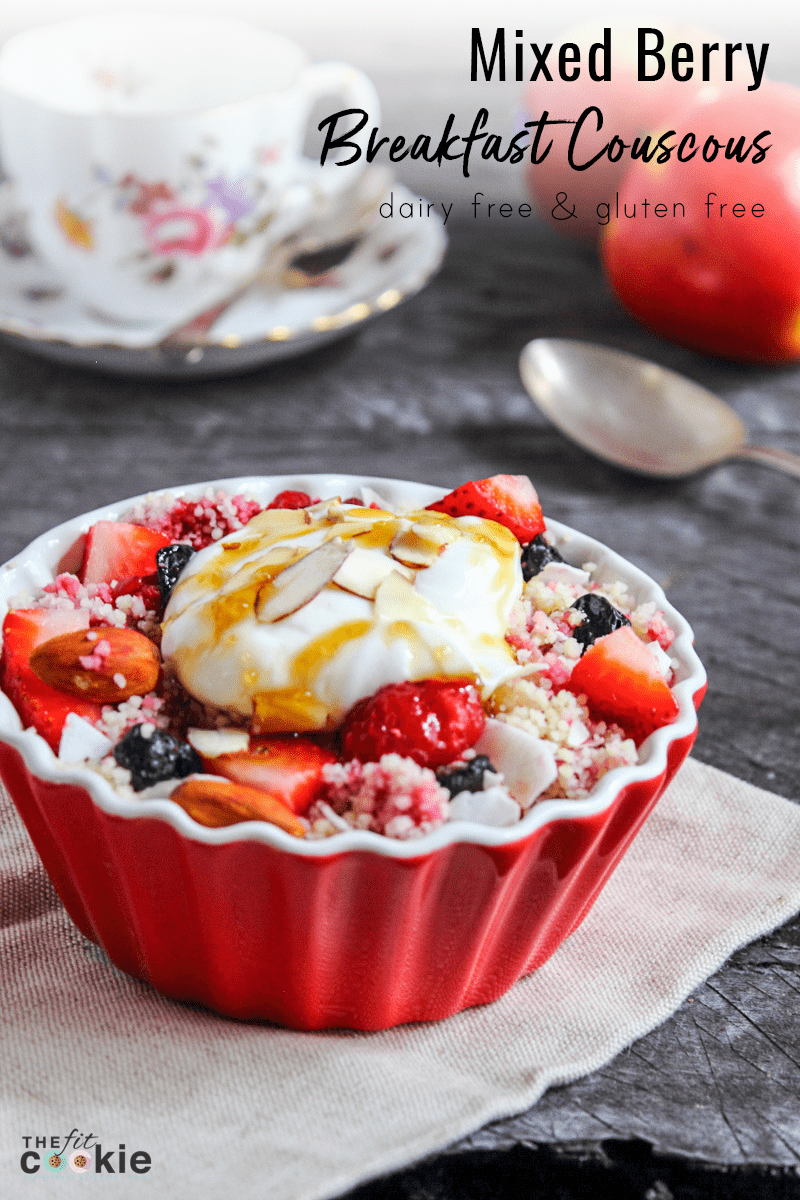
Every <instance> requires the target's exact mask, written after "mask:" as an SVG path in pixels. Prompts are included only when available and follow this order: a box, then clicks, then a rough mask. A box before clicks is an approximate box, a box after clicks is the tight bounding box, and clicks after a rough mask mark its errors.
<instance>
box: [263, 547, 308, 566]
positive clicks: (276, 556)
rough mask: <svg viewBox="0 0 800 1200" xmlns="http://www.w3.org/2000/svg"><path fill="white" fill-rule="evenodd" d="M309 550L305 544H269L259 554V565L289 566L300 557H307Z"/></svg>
mask: <svg viewBox="0 0 800 1200" xmlns="http://www.w3.org/2000/svg"><path fill="white" fill-rule="evenodd" d="M306 553H307V551H306V550H305V549H304V547H303V546H269V547H268V548H267V549H266V550H265V551H264V552H263V554H259V556H258V562H257V565H258V566H265V567H277V566H287V567H288V566H289V564H290V563H293V562H297V560H298V559H299V558H305V556H306Z"/></svg>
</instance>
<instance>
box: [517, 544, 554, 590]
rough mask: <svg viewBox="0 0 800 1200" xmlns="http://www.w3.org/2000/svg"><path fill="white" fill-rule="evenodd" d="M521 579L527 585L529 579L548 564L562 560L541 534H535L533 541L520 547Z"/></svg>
mask: <svg viewBox="0 0 800 1200" xmlns="http://www.w3.org/2000/svg"><path fill="white" fill-rule="evenodd" d="M520 561H521V563H522V578H523V579H524V580H525V582H526V583H527V582H528V580H529V579H533V577H534V575H538V574H539V572H540V571H542V570H544V568H545V567H546V566H547V564H548V563H551V562H563V561H564V559H563V558H562V557H561V555H560V554H559V552H558V550H556V548H555V546H551V545H550V543H549V542H548V541H546V540H545V536H544V534H543V533H539V534H537V536H536V537H535V538H534V539H533V541H531V542H528V544H527V546H523V547H522V558H521V560H520Z"/></svg>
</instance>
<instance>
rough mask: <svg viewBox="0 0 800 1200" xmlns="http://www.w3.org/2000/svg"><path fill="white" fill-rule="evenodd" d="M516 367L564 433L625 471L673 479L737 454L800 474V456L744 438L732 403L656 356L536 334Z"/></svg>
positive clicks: (790, 472)
mask: <svg viewBox="0 0 800 1200" xmlns="http://www.w3.org/2000/svg"><path fill="white" fill-rule="evenodd" d="M519 368H520V375H521V377H522V382H523V384H524V385H525V388H526V390H527V391H528V393H529V394H530V396H531V398H532V399H533V401H534V402H535V403H536V405H537V406H538V407H539V408H540V409H541V411H542V412H543V413H544V414H545V416H547V417H549V418H550V420H551V421H552V422H553V424H554V425H556V426H557V427H558V428H559V429H560V430H561V432H562V433H564V434H566V436H567V437H569V438H571V439H572V440H573V441H574V442H577V443H578V445H579V446H582V447H583V448H584V449H585V450H588V451H590V452H591V453H592V454H595V455H597V456H598V457H599V458H603V459H605V460H606V461H607V462H611V463H614V464H616V465H617V466H620V467H625V468H626V469H627V470H629V471H635V472H637V473H639V474H641V475H655V476H661V477H663V478H678V477H680V476H682V475H691V474H693V473H694V472H695V471H700V470H702V469H703V468H704V467H709V466H712V465H713V464H715V463H719V462H723V461H724V460H725V459H726V458H731V457H734V456H736V457H745V458H753V459H756V460H757V461H759V462H762V463H765V464H767V465H769V466H773V467H777V468H778V469H779V470H783V471H787V472H788V473H789V474H793V475H798V476H800V458H798V457H797V456H795V455H792V454H789V453H788V452H787V451H785V450H778V449H775V448H772V447H766V446H750V445H748V440H747V429H746V427H745V425H744V423H743V422H742V421H741V419H740V418H739V416H738V415H737V414H736V413H735V412H734V411H733V409H732V408H730V407H729V406H728V405H727V404H725V402H724V401H722V400H720V399H719V397H718V396H715V395H713V393H711V392H709V391H708V390H707V388H704V387H701V385H700V384H697V383H693V382H692V381H691V380H690V379H686V378H685V376H683V375H679V374H678V373H677V372H676V371H670V370H669V369H668V368H667V367H662V366H660V365H659V364H658V363H654V362H649V361H647V360H646V359H643V358H638V357H637V356H636V355H634V354H627V353H625V352H624V351H622V350H614V349H611V348H610V347H606V346H595V345H591V344H590V343H588V342H581V341H574V340H571V339H567V338H535V339H534V340H533V341H531V342H528V344H527V345H526V346H525V347H524V349H523V351H522V354H521V355H520V363H519Z"/></svg>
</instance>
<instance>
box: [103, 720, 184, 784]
mask: <svg viewBox="0 0 800 1200" xmlns="http://www.w3.org/2000/svg"><path fill="white" fill-rule="evenodd" d="M143 728H144V727H143V726H142V725H134V726H133V728H132V729H129V730H128V732H127V733H126V734H125V736H124V737H123V738H121V740H120V741H118V742H117V744H116V746H115V747H114V751H113V753H114V758H115V759H116V760H117V762H118V763H119V765H120V766H121V767H127V768H128V770H129V771H130V773H131V787H132V788H133V790H134V791H135V792H141V791H142V789H143V788H147V787H152V785H153V784H154V783H159V782H160V780H162V779H183V778H184V777H185V776H186V775H191V774H192V773H193V772H194V771H202V770H203V764H202V761H201V759H200V756H199V755H198V754H197V753H196V751H195V750H193V749H192V747H191V746H190V745H189V744H188V742H181V741H179V740H178V738H176V737H173V736H172V734H171V733H166V732H165V731H164V730H163V729H153V732H152V733H151V735H150V737H145V736H144V735H143V734H142V729H143Z"/></svg>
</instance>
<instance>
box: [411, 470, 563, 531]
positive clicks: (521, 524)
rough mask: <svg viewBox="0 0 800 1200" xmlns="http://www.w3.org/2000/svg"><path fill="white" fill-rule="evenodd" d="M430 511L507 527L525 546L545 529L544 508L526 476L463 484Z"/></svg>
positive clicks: (429, 506)
mask: <svg viewBox="0 0 800 1200" xmlns="http://www.w3.org/2000/svg"><path fill="white" fill-rule="evenodd" d="M428 508H429V509H431V510H432V511H433V512H443V513H447V514H448V515H449V516H451V517H483V518H484V520H487V521H497V523H498V525H505V527H506V529H509V530H510V531H511V532H512V533H513V534H514V537H515V538H516V539H517V541H519V542H521V543H522V545H523V546H524V545H527V543H528V542H530V541H533V539H534V538H535V537H538V535H539V534H540V533H544V529H545V524H544V518H543V517H542V506H541V504H540V503H539V497H538V495H537V492H536V489H535V488H534V486H533V484H532V483H531V481H530V479H528V476H527V475H492V476H491V478H489V479H477V480H473V482H471V483H462V484H461V486H460V487H457V488H456V489H455V491H454V492H448V494H447V495H446V496H443V497H442V499H441V500H437V501H436V503H435V504H429V505H428Z"/></svg>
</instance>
